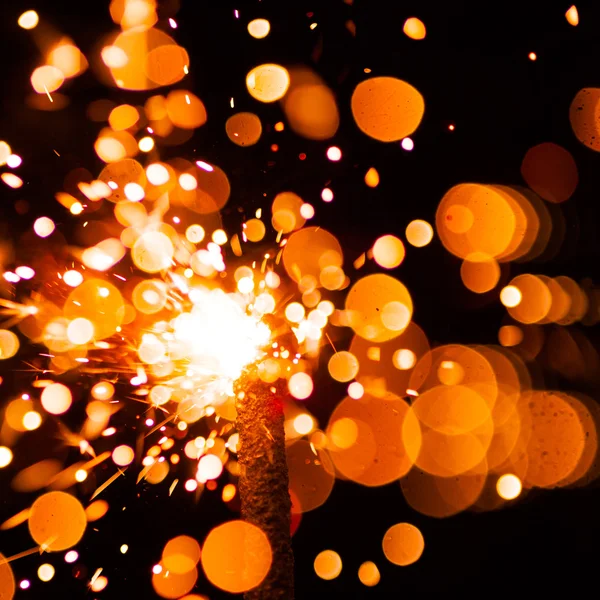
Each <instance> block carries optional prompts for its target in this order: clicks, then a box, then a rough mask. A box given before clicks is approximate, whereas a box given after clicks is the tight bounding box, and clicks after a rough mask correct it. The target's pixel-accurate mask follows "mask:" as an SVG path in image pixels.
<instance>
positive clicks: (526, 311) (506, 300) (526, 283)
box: [500, 274, 552, 324]
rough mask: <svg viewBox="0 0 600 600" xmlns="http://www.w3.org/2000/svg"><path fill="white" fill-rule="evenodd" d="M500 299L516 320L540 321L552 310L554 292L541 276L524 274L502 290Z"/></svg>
mask: <svg viewBox="0 0 600 600" xmlns="http://www.w3.org/2000/svg"><path fill="white" fill-rule="evenodd" d="M515 290H516V291H515ZM500 301H501V302H502V304H504V306H506V307H507V308H508V312H509V314H510V316H511V317H512V318H513V319H515V320H516V321H519V322H521V323H527V324H528V323H538V322H540V321H542V320H543V319H544V318H545V317H546V316H547V315H548V313H549V312H550V308H551V306H552V294H551V293H550V290H549V289H548V286H547V285H546V283H545V282H544V280H543V279H542V278H541V277H537V276H535V275H529V274H523V275H519V276H517V277H515V278H514V279H513V280H512V281H511V283H510V285H508V286H506V287H505V288H504V289H503V290H502V292H501V293H500Z"/></svg>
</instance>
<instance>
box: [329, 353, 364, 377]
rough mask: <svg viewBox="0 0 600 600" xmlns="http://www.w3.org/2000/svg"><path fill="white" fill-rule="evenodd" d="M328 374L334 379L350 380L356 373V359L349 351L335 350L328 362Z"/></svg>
mask: <svg viewBox="0 0 600 600" xmlns="http://www.w3.org/2000/svg"><path fill="white" fill-rule="evenodd" d="M328 369H329V374H330V375H331V377H332V378H333V379H335V380H336V381H341V382H348V381H352V379H354V378H355V377H356V374H357V373H358V360H356V356H354V354H352V353H351V352H346V351H341V352H336V353H335V354H334V355H333V356H332V357H331V358H330V359H329V364H328Z"/></svg>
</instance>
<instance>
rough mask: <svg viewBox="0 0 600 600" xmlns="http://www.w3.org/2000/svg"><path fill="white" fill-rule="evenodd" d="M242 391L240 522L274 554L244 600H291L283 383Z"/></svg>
mask: <svg viewBox="0 0 600 600" xmlns="http://www.w3.org/2000/svg"><path fill="white" fill-rule="evenodd" d="M243 389H244V397H243V398H242V399H238V402H237V431H238V433H239V436H240V442H239V448H238V460H239V464H240V467H241V473H240V479H239V492H240V500H241V504H242V510H241V512H242V518H243V519H245V520H246V521H248V522H249V523H252V524H253V525H256V526H257V527H259V528H260V529H261V530H262V531H263V532H264V533H265V534H266V535H267V537H268V538H269V542H270V543H271V551H272V554H273V560H272V565H271V569H270V571H269V573H268V575H267V576H266V577H265V579H264V580H263V582H262V583H261V584H260V585H259V586H258V587H256V588H254V589H253V590H250V591H248V592H246V594H245V595H244V598H245V599H246V600H293V599H294V556H293V553H292V540H291V534H290V521H291V500H290V494H289V477H288V468H287V463H286V453H285V434H284V417H283V398H284V396H285V393H286V387H285V381H284V380H281V379H280V380H278V382H276V383H275V384H268V383H264V382H262V381H260V380H256V381H249V382H246V384H245V385H244V387H243ZM273 390H274V391H273ZM248 550H249V551H250V552H252V549H251V548H249V549H248Z"/></svg>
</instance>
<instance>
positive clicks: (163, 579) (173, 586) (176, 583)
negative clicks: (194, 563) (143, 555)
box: [152, 563, 198, 600]
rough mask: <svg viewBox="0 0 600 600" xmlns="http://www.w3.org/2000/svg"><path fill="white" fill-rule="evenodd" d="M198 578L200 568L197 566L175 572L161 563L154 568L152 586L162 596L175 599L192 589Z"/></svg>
mask: <svg viewBox="0 0 600 600" xmlns="http://www.w3.org/2000/svg"><path fill="white" fill-rule="evenodd" d="M197 580H198V570H197V569H196V567H194V568H192V569H190V570H189V571H187V572H186V573H175V572H173V571H169V570H168V569H166V568H164V567H163V565H162V564H161V563H159V564H158V565H155V566H154V568H153V569H152V587H153V588H154V591H155V592H156V593H157V594H158V595H159V596H160V597H161V598H168V599H173V600H175V599H176V598H181V597H182V596H183V595H184V594H187V593H188V592H189V591H191V590H192V588H193V587H194V586H195V585H196V581H197Z"/></svg>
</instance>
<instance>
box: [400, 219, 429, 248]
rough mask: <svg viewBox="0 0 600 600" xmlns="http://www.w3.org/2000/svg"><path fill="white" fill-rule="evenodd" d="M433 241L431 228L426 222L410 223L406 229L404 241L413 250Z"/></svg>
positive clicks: (416, 221)
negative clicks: (412, 247)
mask: <svg viewBox="0 0 600 600" xmlns="http://www.w3.org/2000/svg"><path fill="white" fill-rule="evenodd" d="M432 239H433V227H432V226H431V225H430V224H429V223H427V221H421V220H419V219H417V220H415V221H411V222H410V223H409V224H408V225H407V227H406V241H407V242H408V243H409V244H410V245H411V246H415V248H422V247H423V246H427V244H429V242H431V240H432Z"/></svg>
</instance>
